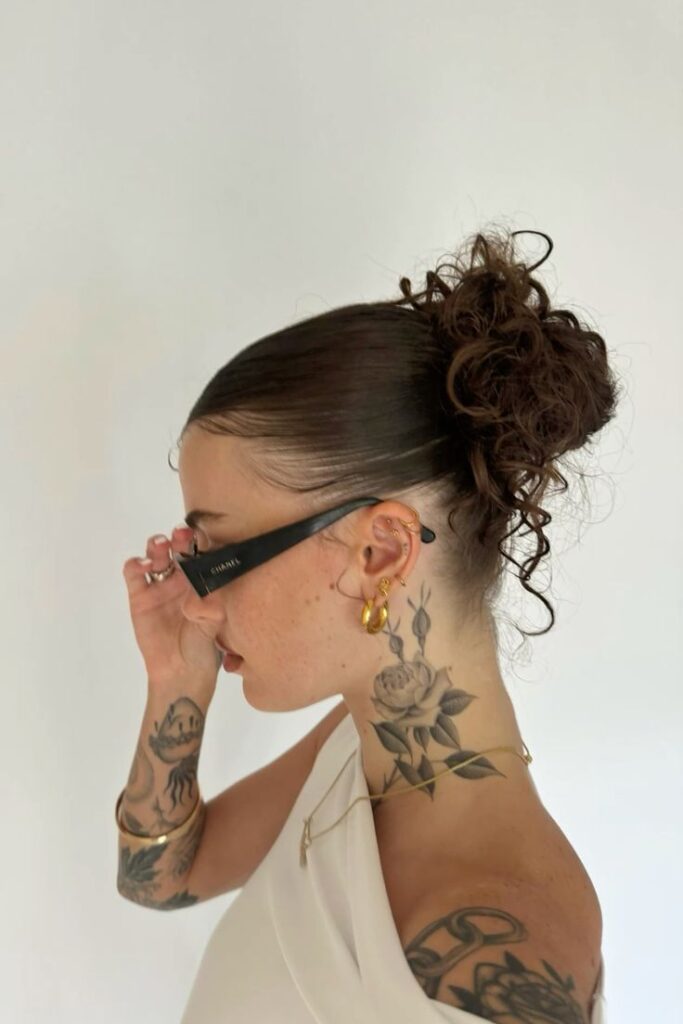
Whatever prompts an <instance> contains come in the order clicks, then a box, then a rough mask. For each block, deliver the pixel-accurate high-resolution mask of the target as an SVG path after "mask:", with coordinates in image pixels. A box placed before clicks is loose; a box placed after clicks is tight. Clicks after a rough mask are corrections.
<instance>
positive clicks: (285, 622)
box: [226, 559, 341, 663]
mask: <svg viewBox="0 0 683 1024" xmlns="http://www.w3.org/2000/svg"><path fill="white" fill-rule="evenodd" d="M275 561H276V560H275V559H274V560H273V562H274V563H275ZM284 561H285V560H284V559H283V563H284ZM266 570H268V571H266ZM240 583H241V584H242V585H241V586H240V587H239V592H237V587H238V585H239V584H240ZM234 586H235V593H234V600H233V601H232V605H233V607H232V610H231V608H230V602H229V603H228V609H227V613H226V614H227V617H228V621H229V622H230V621H232V622H234V624H235V625H234V630H233V634H234V643H235V646H236V647H237V649H238V650H240V651H243V653H244V656H245V658H246V657H248V654H249V652H250V651H252V650H253V652H254V658H255V660H258V661H260V662H262V663H263V662H272V661H273V660H277V661H281V660H282V659H283V658H288V659H290V661H291V659H292V656H293V655H296V658H297V660H299V659H305V661H307V662H308V661H310V660H311V659H312V660H319V659H320V657H321V654H324V652H325V651H326V650H327V649H328V648H329V644H330V641H331V638H333V637H334V636H335V634H337V633H338V632H339V629H338V626H339V624H336V625H335V616H336V615H339V614H341V608H340V605H339V603H338V595H336V597H337V601H335V594H334V584H332V589H331V590H330V584H329V580H327V579H326V578H325V577H324V575H323V574H322V573H320V574H318V575H316V576H314V573H313V571H312V570H311V569H310V566H308V565H306V564H302V565H299V566H293V567H291V568H290V567H288V566H287V565H286V564H282V565H275V564H273V566H272V567H268V566H263V571H262V572H261V571H260V570H259V569H255V570H254V571H253V573H247V574H246V575H245V576H244V579H243V580H241V579H237V580H235V584H234ZM233 634H230V633H228V635H229V636H230V635H233ZM238 640H239V641H241V643H242V647H239V646H237V645H238Z"/></svg>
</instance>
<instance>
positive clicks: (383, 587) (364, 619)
mask: <svg viewBox="0 0 683 1024" xmlns="http://www.w3.org/2000/svg"><path fill="white" fill-rule="evenodd" d="M408 507H409V508H410V506H408ZM411 511H412V512H413V515H414V518H413V519H411V520H410V521H409V522H405V521H404V520H403V519H399V522H400V523H401V525H402V526H405V527H410V526H412V525H413V524H414V523H415V522H417V523H418V524H419V521H420V520H419V516H418V514H417V512H416V511H415V509H413V508H411ZM387 522H388V523H390V522H391V519H390V518H389V516H387ZM418 529H419V526H418ZM391 532H392V533H395V534H397V535H398V530H396V529H394V530H392V531H391ZM411 532H417V531H411ZM407 547H408V545H407V544H404V545H403V549H404V551H405V550H406V549H407ZM398 578H399V580H400V581H401V585H402V586H404V587H405V585H406V581H405V580H404V579H403V577H402V576H399V577H398ZM390 585H391V582H390V580H389V578H388V577H387V576H382V578H381V580H380V581H379V585H378V589H379V592H380V594H381V596H382V597H383V598H384V603H383V604H382V607H381V608H380V611H379V622H378V623H377V624H375V625H373V624H372V623H371V621H370V617H371V614H372V610H373V608H374V604H375V598H368V600H367V601H366V602H365V604H364V605H363V611H362V613H361V623H362V625H363V626H365V628H366V630H367V632H368V633H378V632H379V630H380V629H382V627H383V626H384V623H385V622H386V620H387V616H388V614H389V602H388V601H387V600H386V597H387V593H388V591H389V587H390ZM522 745H523V747H524V750H525V751H526V753H525V754H520V753H519V751H517V750H515V748H514V747H512V746H502V747H489V749H488V750H482V751H480V752H479V753H478V754H474V755H473V756H472V757H468V758H467V760H466V761H461V762H460V763H459V764H457V765H455V766H454V767H453V768H445V769H444V770H443V771H442V772H439V774H438V775H434V776H433V777H432V778H431V779H425V780H424V781H423V782H418V783H416V784H415V785H414V786H406V787H405V788H404V789H399V790H396V791H395V792H393V793H370V794H368V796H365V795H361V796H358V797H356V799H355V800H354V801H353V803H351V804H350V805H349V806H348V807H347V808H346V810H345V811H344V813H343V814H342V816H341V818H337V820H336V821H335V822H334V823H333V824H332V825H330V826H329V827H328V828H325V829H323V831H322V832H317V833H316V834H315V835H314V836H312V835H311V819H312V818H313V815H314V814H315V812H316V811H317V810H318V807H320V804H321V803H322V802H323V800H324V799H325V797H326V796H327V794H328V793H329V792H330V790H331V789H332V787H333V786H334V784H335V783H336V781H337V779H338V778H339V776H340V775H341V773H342V772H343V771H344V768H346V765H347V764H348V763H349V761H350V760H351V758H352V757H354V755H355V753H356V751H355V750H354V751H353V753H352V754H351V755H350V756H349V757H348V758H347V759H346V761H345V762H344V764H343V766H342V768H341V770H340V772H339V774H338V775H337V778H336V779H335V780H334V782H333V783H332V786H330V789H328V790H327V793H325V796H323V797H322V799H321V800H320V801H319V802H318V804H317V806H316V807H315V808H314V809H313V810H312V811H311V813H310V814H309V815H308V817H307V818H304V819H303V822H304V827H303V831H302V833H301V842H300V844H299V863H300V864H301V866H302V867H305V866H306V850H307V849H308V847H309V846H310V845H311V843H312V842H313V840H314V839H317V838H318V837H319V836H322V835H324V834H325V833H326V832H329V831H330V829H333V828H334V826H335V825H338V824H339V822H340V821H342V820H343V818H345V817H346V815H347V814H348V813H349V811H350V810H351V808H352V807H353V806H354V805H355V804H357V803H358V801H359V800H378V801H379V800H388V799H389V797H391V796H400V795H401V794H402V793H407V792H408V791H409V790H411V789H420V788H421V787H422V786H427V785H429V783H430V782H433V781H434V779H438V778H439V777H440V776H441V775H445V774H446V772H455V771H458V770H459V769H460V768H463V767H464V766H465V765H466V764H470V762H471V761H476V760H477V758H479V757H483V755H484V754H491V753H493V752H494V751H496V750H498V751H507V752H508V753H511V754H514V755H515V757H519V758H520V759H521V760H522V761H524V763H525V764H526V765H527V766H528V765H530V764H531V762H532V760H533V758H532V756H531V754H530V753H529V748H528V747H527V745H526V743H524V740H522Z"/></svg>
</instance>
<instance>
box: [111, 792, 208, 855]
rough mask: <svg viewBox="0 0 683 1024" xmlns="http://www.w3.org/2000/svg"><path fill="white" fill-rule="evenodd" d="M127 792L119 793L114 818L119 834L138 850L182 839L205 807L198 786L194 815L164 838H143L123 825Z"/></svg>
mask: <svg viewBox="0 0 683 1024" xmlns="http://www.w3.org/2000/svg"><path fill="white" fill-rule="evenodd" d="M125 791H126V787H125V786H124V787H123V789H122V790H121V792H120V793H119V798H118V800H117V801H116V808H115V810H114V817H115V818H116V824H117V825H118V828H119V832H120V833H121V835H122V836H125V838H126V840H127V841H128V844H129V845H132V846H135V848H136V849H138V848H140V847H147V846H161V845H162V843H170V842H171V840H172V839H180V837H181V836H184V835H185V833H186V832H189V830H190V828H191V827H192V825H193V824H194V822H195V819H196V818H197V815H198V814H199V811H200V809H201V807H202V806H203V805H204V800H203V799H202V794H201V792H200V791H199V785H197V793H198V797H197V803H196V804H195V805H194V807H193V809H192V813H191V814H190V816H189V818H186V819H185V821H183V822H182V823H181V824H180V825H177V826H176V827H175V828H172V829H171V830H170V832H166V833H164V835H163V836H141V835H138V833H137V832H129V831H128V829H127V828H126V827H125V825H123V824H122V823H121V816H120V813H119V808H120V807H121V801H122V800H123V794H124V793H125Z"/></svg>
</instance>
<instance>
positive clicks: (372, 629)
mask: <svg viewBox="0 0 683 1024" xmlns="http://www.w3.org/2000/svg"><path fill="white" fill-rule="evenodd" d="M390 586H391V581H390V580H389V577H388V576H382V579H381V580H380V581H379V584H378V587H377V589H378V590H379V592H380V594H381V596H382V597H383V598H384V603H383V604H382V607H381V608H380V609H379V611H378V613H377V614H378V616H379V618H378V621H377V622H376V623H374V624H373V623H372V622H371V621H370V619H371V616H372V612H373V609H374V607H375V600H376V598H374V597H369V598H368V599H367V601H366V602H365V604H364V605H363V611H362V612H361V616H360V621H361V624H362V625H363V626H365V629H366V631H367V632H368V633H379V631H380V629H383V628H384V623H385V622H386V621H387V617H388V615H389V602H388V601H387V599H386V597H387V594H388V593H389V587H390Z"/></svg>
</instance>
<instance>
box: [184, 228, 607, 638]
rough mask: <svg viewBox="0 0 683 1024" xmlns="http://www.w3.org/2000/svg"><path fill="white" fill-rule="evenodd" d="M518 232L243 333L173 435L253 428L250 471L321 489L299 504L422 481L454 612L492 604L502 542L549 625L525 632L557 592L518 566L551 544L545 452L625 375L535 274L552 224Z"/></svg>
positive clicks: (401, 488)
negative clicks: (332, 305) (396, 287)
mask: <svg viewBox="0 0 683 1024" xmlns="http://www.w3.org/2000/svg"><path fill="white" fill-rule="evenodd" d="M524 233H526V232H522V231H515V232H512V234H511V235H508V234H507V233H503V232H500V231H490V232H488V233H487V234H482V233H477V234H476V235H475V236H474V239H473V241H470V240H468V241H466V242H465V243H464V244H463V247H462V249H461V251H460V252H459V253H456V254H455V255H454V257H453V261H452V263H445V264H439V265H437V268H436V270H434V271H428V272H427V275H426V282H427V286H426V288H425V289H424V290H423V291H421V292H418V293H416V294H413V293H412V291H411V286H410V281H409V279H408V278H405V277H404V278H401V280H400V289H401V293H402V294H403V296H404V297H403V298H402V299H398V298H393V299H390V300H388V301H378V302H372V303H356V304H353V305H348V306H342V307H339V308H337V309H333V310H330V311H329V312H326V313H322V314H320V315H317V316H313V317H310V318H308V319H306V320H303V321H300V322H297V323H293V324H291V325H290V326H288V327H285V328H283V329H282V330H279V331H277V332H275V333H273V334H269V335H266V336H265V337H263V338H260V339H259V340H257V341H255V342H254V343H253V344H251V345H249V346H248V347H247V348H245V349H243V350H242V351H240V352H239V353H238V354H237V355H236V356H235V357H234V358H233V359H231V360H230V361H229V362H228V363H226V365H225V366H223V367H221V369H220V370H218V372H217V373H216V374H215V375H214V377H212V379H211V380H210V381H209V383H208V384H207V385H206V387H205V388H204V390H203V391H202V393H201V395H200V396H199V398H198V399H197V401H196V402H195V404H194V406H193V407H192V409H191V411H190V414H189V416H188V418H187V421H186V423H185V426H184V427H183V431H182V433H181V436H180V439H179V442H180V443H181V442H182V435H183V434H184V433H185V431H186V430H187V428H188V427H189V426H190V425H191V424H194V425H196V426H198V427H200V428H201V429H202V430H206V431H207V432H209V433H214V434H229V435H233V436H238V437H242V438H248V439H249V440H250V441H254V442H256V444H255V445H254V446H253V447H252V446H251V445H248V446H247V448H248V451H249V452H250V453H251V456H250V465H251V466H252V467H253V471H254V472H255V473H256V474H257V475H258V476H259V477H260V478H261V479H262V480H264V481H265V482H267V483H268V484H269V485H270V486H272V487H282V488H286V489H288V490H291V491H296V492H298V493H302V494H303V493H306V494H308V493H311V494H313V493H315V497H314V500H313V502H312V503H311V505H310V509H307V510H303V511H302V516H304V515H308V514H312V513H313V512H315V511H319V510H321V509H324V508H329V507H331V506H332V505H334V504H336V503H341V502H342V501H344V500H347V499H349V498H351V497H356V496H359V495H364V494H376V495H379V496H381V497H384V498H389V497H400V495H401V494H402V492H410V493H411V494H412V497H413V498H414V497H415V491H416V490H417V491H424V494H425V500H427V501H429V502H430V503H431V504H430V511H429V515H430V519H428V518H427V514H426V512H422V513H421V519H422V521H424V522H427V523H428V524H429V525H430V526H431V527H433V529H434V530H435V531H436V534H437V541H436V545H440V550H441V555H442V557H441V560H440V570H439V575H440V578H441V579H442V580H443V581H444V582H445V583H447V584H450V585H451V586H452V587H453V590H454V601H455V602H456V604H457V607H458V608H459V609H460V610H461V612H462V614H463V615H464V616H466V615H467V614H468V613H470V612H472V611H474V610H478V611H481V610H482V608H483V607H484V606H485V605H486V607H487V608H488V607H490V603H491V601H492V600H493V599H494V598H495V597H496V596H497V594H498V593H499V590H500V588H501V586H502V582H503V569H504V565H505V563H504V561H503V560H504V559H507V560H508V561H510V562H511V563H512V564H513V565H514V566H515V567H516V568H517V569H518V570H519V572H518V577H519V579H520V581H521V583H522V586H523V587H524V588H525V590H527V591H529V592H530V593H533V594H534V595H535V596H536V597H538V598H539V600H541V601H542V602H543V604H544V605H545V606H546V607H547V608H548V610H549V612H550V623H549V624H548V626H547V627H546V628H545V629H543V630H539V631H538V632H537V633H528V632H526V631H524V630H521V631H520V632H522V633H523V635H525V636H529V635H534V636H535V635H542V634H544V633H547V632H548V631H549V630H550V629H551V628H552V626H553V624H554V621H555V614H554V611H553V608H552V605H551V604H550V602H549V601H548V600H547V599H546V598H545V597H544V596H543V595H542V594H540V593H539V592H538V591H537V590H536V589H535V588H534V587H532V586H531V585H530V583H529V579H530V577H531V575H532V573H533V572H534V570H535V568H536V566H537V565H538V563H539V561H540V559H541V558H542V557H543V555H545V554H547V553H548V552H549V550H550V544H549V542H548V539H547V537H546V535H545V533H544V532H543V528H544V527H545V526H547V524H548V523H549V522H550V520H551V518H552V516H551V515H550V514H549V513H548V512H547V511H546V510H544V509H543V508H542V507H541V502H542V501H543V499H544V496H545V495H546V493H547V492H548V490H549V488H550V486H551V485H552V484H558V485H559V489H560V490H561V491H565V490H566V489H567V480H566V478H565V477H564V476H563V475H562V473H561V472H560V470H559V468H558V466H557V460H558V459H560V458H561V457H562V456H563V455H565V454H566V453H568V452H570V451H572V450H574V449H578V448H580V447H582V446H583V445H585V444H586V442H587V441H588V439H589V438H590V437H591V436H592V435H594V434H595V433H596V432H597V431H599V430H600V429H601V428H602V427H603V426H605V424H606V423H607V422H608V421H609V420H610V419H611V418H612V417H613V415H614V414H615V409H616V404H617V395H618V390H619V389H618V385H617V383H616V380H615V377H614V375H613V373H612V371H611V370H610V368H609V366H608V361H607V350H606V346H605V342H604V340H603V338H602V337H601V336H600V335H599V334H598V333H596V332H595V331H593V330H591V329H590V328H589V327H587V326H584V325H583V324H581V323H580V321H579V320H578V318H577V317H576V316H575V315H574V313H572V312H570V311H569V310H567V309H552V308H551V307H550V302H549V299H548V294H547V292H546V290H545V288H544V287H543V285H542V284H541V282H540V281H539V280H538V279H536V278H535V277H532V276H531V275H532V271H533V270H535V269H536V267H537V266H539V265H540V263H542V262H544V260H545V259H547V257H548V256H549V255H550V252H551V251H552V248H553V243H552V240H551V239H550V238H549V237H548V236H547V235H545V234H544V233H543V232H531V233H532V234H541V235H543V237H544V238H546V239H547V241H548V243H549V247H548V251H547V253H546V255H545V256H544V257H543V259H542V260H540V261H539V262H538V263H535V264H534V265H533V266H531V267H527V266H526V265H525V264H524V263H523V262H521V261H519V260H518V259H517V258H516V256H515V253H514V247H513V241H512V239H513V237H514V236H515V235H518V234H524ZM448 271H450V274H449V273H448ZM169 464H170V460H169ZM171 468H173V469H175V468H176V467H175V466H172V467H171ZM409 503H410V504H411V505H415V500H411V501H410V502H409ZM439 522H441V523H443V524H444V527H445V524H446V523H447V524H448V528H449V530H450V533H449V532H448V530H446V529H445V528H444V527H442V528H441V529H439ZM525 526H526V527H528V529H527V530H526V532H525V533H520V537H521V536H527V535H528V534H533V535H534V540H535V550H534V551H533V552H532V553H531V554H530V555H529V557H528V558H526V559H525V560H524V561H523V562H519V561H517V560H516V559H515V558H514V557H513V554H512V552H511V550H508V549H511V548H512V543H508V544H507V545H506V542H508V541H511V539H512V538H513V537H514V535H515V533H517V532H519V531H521V530H522V528H523V527H525ZM328 533H332V528H329V529H328V530H327V531H322V535H318V536H320V539H321V540H324V539H326V538H325V536H324V535H325V534H328Z"/></svg>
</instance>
